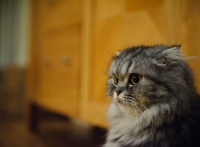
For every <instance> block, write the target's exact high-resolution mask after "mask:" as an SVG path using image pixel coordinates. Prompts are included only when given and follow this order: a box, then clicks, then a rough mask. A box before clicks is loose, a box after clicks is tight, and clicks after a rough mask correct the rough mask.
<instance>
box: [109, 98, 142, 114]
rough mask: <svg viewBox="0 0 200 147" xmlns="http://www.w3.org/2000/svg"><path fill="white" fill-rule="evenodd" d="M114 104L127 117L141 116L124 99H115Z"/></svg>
mask: <svg viewBox="0 0 200 147" xmlns="http://www.w3.org/2000/svg"><path fill="white" fill-rule="evenodd" d="M113 102H114V104H115V105H117V107H118V109H119V110H120V111H122V112H123V113H124V114H125V115H129V116H132V117H137V116H139V115H140V114H141V111H140V112H139V111H138V110H137V108H134V107H133V106H130V105H129V104H127V103H125V102H124V101H123V100H122V98H114V101H113Z"/></svg>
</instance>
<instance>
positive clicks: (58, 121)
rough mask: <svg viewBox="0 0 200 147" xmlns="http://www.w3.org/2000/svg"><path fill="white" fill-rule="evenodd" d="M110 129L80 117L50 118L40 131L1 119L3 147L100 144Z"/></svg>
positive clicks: (0, 145)
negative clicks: (92, 123) (79, 118)
mask: <svg viewBox="0 0 200 147" xmlns="http://www.w3.org/2000/svg"><path fill="white" fill-rule="evenodd" d="M105 136H106V131H105V130H103V129H100V128H96V127H91V126H89V125H86V124H83V123H81V122H79V121H77V120H70V119H64V118H60V117H46V118H43V119H42V120H40V121H39V123H38V130H37V132H35V133H33V132H30V130H28V129H27V127H26V125H25V123H24V122H23V121H21V120H15V119H7V118H6V119H5V118H1V119H0V147H100V146H102V144H103V143H104V140H105Z"/></svg>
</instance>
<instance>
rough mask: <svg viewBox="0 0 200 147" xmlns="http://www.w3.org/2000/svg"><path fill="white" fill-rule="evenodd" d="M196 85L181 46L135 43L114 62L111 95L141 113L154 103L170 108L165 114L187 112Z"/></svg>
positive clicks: (127, 110) (122, 106)
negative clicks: (189, 96) (138, 44)
mask: <svg viewBox="0 0 200 147" xmlns="http://www.w3.org/2000/svg"><path fill="white" fill-rule="evenodd" d="M193 89H194V85H193V78H192V75H191V71H190V69H189V67H188V65H187V63H186V62H185V58H184V57H183V56H182V55H181V54H180V46H166V45H155V46H137V47H131V48H128V49H125V50H122V51H120V52H118V53H117V55H116V56H115V57H114V58H113V60H112V63H111V65H110V69H109V80H108V95H109V96H111V97H112V98H113V103H115V104H116V105H117V106H118V107H119V109H120V110H121V111H123V112H125V113H130V114H134V115H140V114H141V113H143V112H144V111H145V110H147V109H151V108H152V107H154V106H158V107H160V108H162V110H166V111H163V112H162V113H163V115H165V114H166V115H167V114H168V115H179V114H182V113H185V112H187V110H188V103H189V98H188V91H192V90H193ZM158 111H159V109H158ZM158 113H159V112H158Z"/></svg>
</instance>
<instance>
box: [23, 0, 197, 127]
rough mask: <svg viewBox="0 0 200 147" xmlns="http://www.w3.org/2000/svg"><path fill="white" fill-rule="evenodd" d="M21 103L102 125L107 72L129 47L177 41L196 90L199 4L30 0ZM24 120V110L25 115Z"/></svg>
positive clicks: (182, 0) (104, 123) (146, 0)
mask: <svg viewBox="0 0 200 147" xmlns="http://www.w3.org/2000/svg"><path fill="white" fill-rule="evenodd" d="M31 6H32V14H31V19H32V21H31V34H32V35H31V60H30V66H29V70H28V80H27V88H28V89H27V106H29V105H30V104H32V103H35V104H37V105H39V106H41V107H43V108H45V109H48V110H51V111H55V112H57V113H61V114H64V115H67V116H70V117H75V118H78V119H80V120H82V121H84V122H87V123H89V124H93V125H97V126H102V127H108V123H107V120H106V111H107V107H108V103H109V98H107V97H106V79H107V68H108V64H109V62H110V59H111V57H112V55H114V54H115V52H116V51H117V50H120V49H123V48H125V47H129V46H132V45H141V44H145V45H153V44H160V43H164V44H168V45H173V44H181V45H182V52H183V53H185V54H186V55H188V56H195V57H196V59H194V60H192V61H190V65H191V67H192V69H193V70H194V74H195V80H196V86H197V88H198V91H199V92H200V77H199V76H198V75H199V72H200V66H199V63H200V58H199V57H200V48H199V46H200V41H199V39H200V27H199V24H200V16H199V14H200V9H199V8H200V1H199V0H117V1H116V0H56V1H51V0H50V1H48V0H32V4H31ZM27 114H28V115H29V113H27Z"/></svg>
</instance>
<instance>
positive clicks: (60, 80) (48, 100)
mask: <svg viewBox="0 0 200 147" xmlns="http://www.w3.org/2000/svg"><path fill="white" fill-rule="evenodd" d="M79 28H80V24H73V25H70V26H68V27H65V28H60V30H58V29H57V30H56V31H53V32H48V33H47V34H46V36H45V37H44V42H43V47H42V49H41V58H42V60H41V63H40V65H41V66H40V73H39V81H40V83H39V87H38V99H37V102H38V103H40V104H42V105H45V107H48V108H50V109H53V110H56V111H59V112H62V113H66V114H68V115H71V116H77V113H78V110H77V109H78V70H79Z"/></svg>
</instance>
